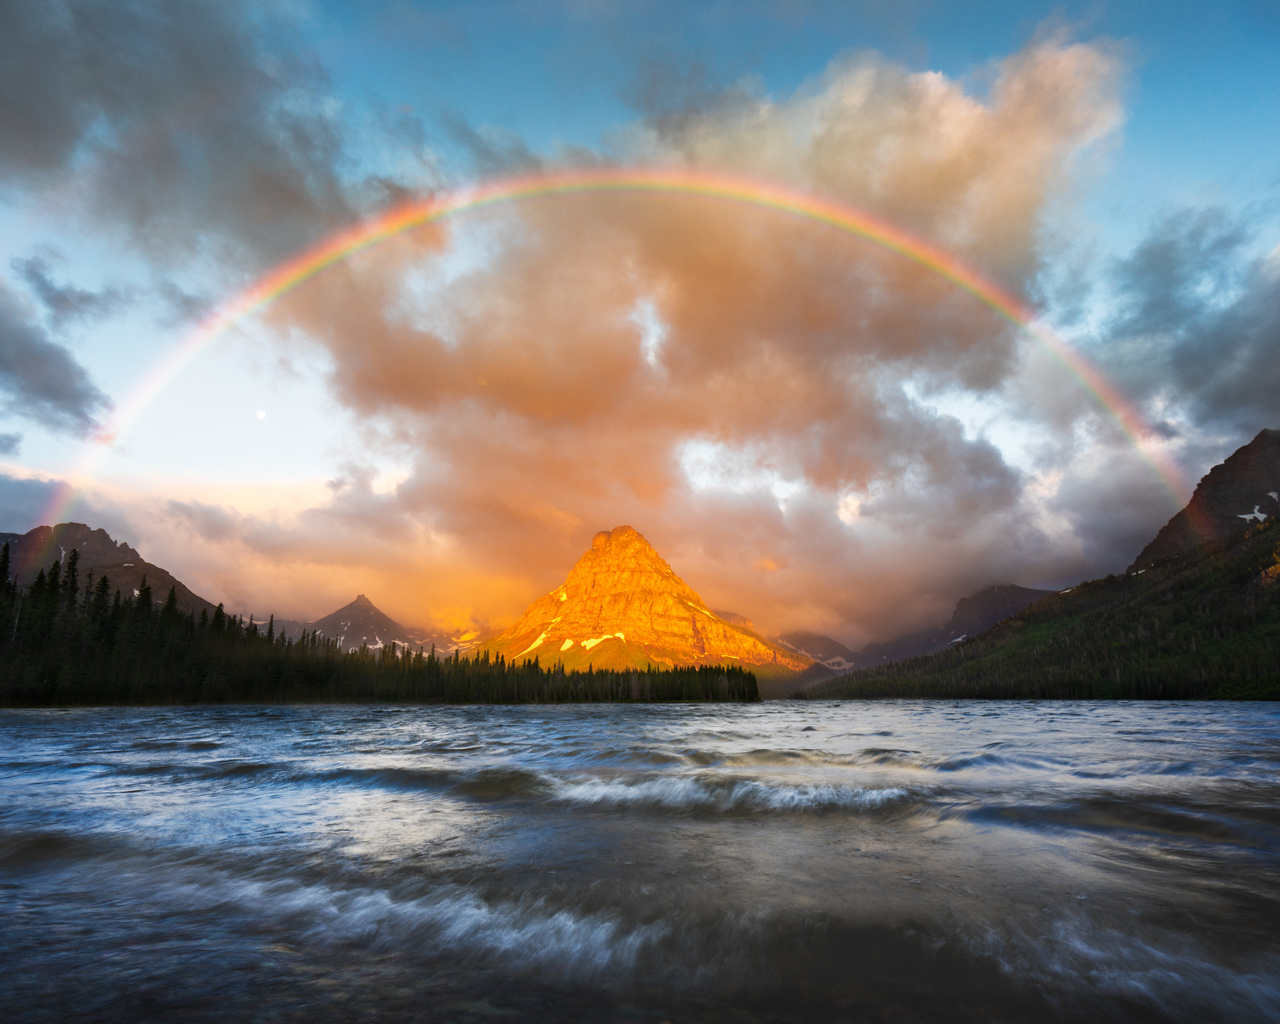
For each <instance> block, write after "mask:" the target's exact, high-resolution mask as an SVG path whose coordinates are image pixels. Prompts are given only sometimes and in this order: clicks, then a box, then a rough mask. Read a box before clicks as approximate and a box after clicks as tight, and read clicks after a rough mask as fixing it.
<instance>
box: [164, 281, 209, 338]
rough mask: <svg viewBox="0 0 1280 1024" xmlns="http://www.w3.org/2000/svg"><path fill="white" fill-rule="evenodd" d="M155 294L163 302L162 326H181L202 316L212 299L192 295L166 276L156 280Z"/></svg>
mask: <svg viewBox="0 0 1280 1024" xmlns="http://www.w3.org/2000/svg"><path fill="white" fill-rule="evenodd" d="M155 291H156V295H157V296H158V297H159V299H160V301H161V302H162V303H163V304H164V307H165V311H166V312H165V314H164V316H163V318H162V319H161V321H160V322H161V324H162V326H165V327H181V326H185V325H187V324H190V323H193V322H195V321H197V320H200V319H201V318H202V317H204V316H205V315H206V314H207V313H208V312H209V311H210V310H211V309H212V308H213V300H212V299H210V298H208V297H207V296H204V295H193V294H191V293H190V292H188V291H187V290H186V289H184V288H183V287H182V286H181V285H179V284H177V283H176V282H174V281H171V280H169V279H168V278H161V279H160V280H159V281H157V282H156V286H155Z"/></svg>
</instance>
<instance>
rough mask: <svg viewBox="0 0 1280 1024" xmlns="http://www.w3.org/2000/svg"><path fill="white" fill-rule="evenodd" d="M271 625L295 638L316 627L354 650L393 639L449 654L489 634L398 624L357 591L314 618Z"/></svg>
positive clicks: (402, 644)
mask: <svg viewBox="0 0 1280 1024" xmlns="http://www.w3.org/2000/svg"><path fill="white" fill-rule="evenodd" d="M275 629H276V633H277V634H281V635H284V636H288V637H292V638H294V639H295V640H296V639H297V638H298V635H299V634H300V633H301V632H302V631H303V630H304V629H305V630H306V631H307V632H308V633H311V632H315V631H319V633H320V634H321V635H323V636H327V637H329V638H330V639H331V640H337V641H338V642H339V643H341V645H342V648H343V650H347V651H354V650H356V649H357V648H358V647H359V646H360V645H361V644H367V645H368V646H369V647H370V648H371V649H373V650H378V649H380V648H382V647H385V646H386V645H387V644H391V643H394V644H396V645H397V646H399V647H407V648H409V649H410V650H417V648H419V647H421V648H423V649H424V650H427V651H430V650H431V648H432V647H434V648H435V649H436V653H438V654H453V652H454V651H461V652H462V653H464V654H465V653H467V652H468V651H471V650H473V649H474V648H476V647H478V646H479V645H480V644H482V643H483V642H484V641H485V640H487V639H489V637H490V636H492V635H493V634H488V635H487V636H486V635H485V634H484V633H483V632H481V631H479V630H461V631H458V632H454V633H439V632H432V631H430V630H426V629H418V628H415V627H412V626H402V625H400V623H398V622H396V620H395V619H393V618H391V616H390V615H387V614H386V613H384V612H383V611H382V610H381V609H379V608H378V607H377V605H375V604H374V603H373V602H372V601H370V600H369V599H368V598H367V597H365V596H364V594H359V595H357V597H356V599H355V600H354V601H352V602H351V603H350V604H348V605H344V606H343V607H341V608H339V609H338V610H337V611H336V612H331V613H330V614H328V615H326V616H325V617H324V618H322V619H316V620H315V621H314V622H302V621H300V620H298V619H276V620H275Z"/></svg>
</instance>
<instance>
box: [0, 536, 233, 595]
mask: <svg viewBox="0 0 1280 1024" xmlns="http://www.w3.org/2000/svg"><path fill="white" fill-rule="evenodd" d="M3 543H8V545H9V565H10V576H11V578H12V579H13V581H14V582H15V583H17V584H18V585H19V586H23V587H27V586H30V585H31V583H32V581H34V580H35V578H36V576H37V574H39V573H40V572H41V571H42V570H48V568H49V567H50V566H51V565H52V564H53V562H54V561H55V560H56V561H59V562H62V563H64V564H65V562H66V559H67V556H68V555H70V554H71V552H72V551H76V552H78V553H79V574H80V584H81V586H84V585H85V584H86V582H87V581H88V580H89V579H90V578H93V579H95V580H96V579H98V578H101V577H103V576H105V577H106V578H107V580H108V585H109V586H110V588H111V590H112V591H116V590H118V591H120V592H121V593H122V594H133V595H134V596H137V594H138V592H139V590H140V589H141V587H142V582H143V580H144V579H145V580H146V583H147V586H149V587H150V588H151V593H152V595H153V599H154V600H156V601H163V600H164V599H165V598H166V597H167V596H168V593H169V590H170V588H172V589H173V591H174V595H175V597H176V598H177V602H178V608H179V610H181V611H183V612H190V613H192V614H195V615H199V614H200V612H202V611H205V612H209V613H212V612H213V610H214V606H213V605H212V604H211V603H210V602H209V601H206V600H205V599H204V598H203V597H201V596H200V595H199V594H196V593H194V592H193V591H192V590H191V588H190V587H188V586H187V585H186V584H185V583H183V582H182V581H181V580H180V579H178V578H177V577H176V576H174V575H173V574H172V573H170V572H169V571H168V570H166V569H163V568H161V567H160V566H158V565H155V564H153V563H151V562H148V561H147V560H146V559H144V558H143V557H142V555H140V554H139V553H138V551H137V549H135V548H133V547H130V546H129V545H128V544H126V543H124V541H119V542H117V541H115V540H113V539H112V538H111V535H110V534H108V533H107V531H106V530H103V529H91V528H90V527H88V526H86V525H85V524H84V523H58V524H57V525H56V526H37V527H36V528H35V529H34V530H29V531H27V532H26V533H5V534H0V544H3Z"/></svg>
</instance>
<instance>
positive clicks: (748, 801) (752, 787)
mask: <svg viewBox="0 0 1280 1024" xmlns="http://www.w3.org/2000/svg"><path fill="white" fill-rule="evenodd" d="M554 799H555V800H556V801H558V802H560V803H566V804H574V805H577V806H588V807H606V808H619V807H650V808H663V809H674V810H688V811H715V812H719V813H733V812H739V813H742V812H747V813H749V812H753V811H755V812H760V811H764V812H775V813H776V812H782V813H795V814H803V813H806V812H807V813H823V812H830V811H877V810H884V809H886V808H890V807H894V806H897V805H902V804H905V803H907V802H908V801H911V800H912V794H911V792H910V791H908V790H906V789H904V788H902V787H899V786H892V787H886V788H880V789H876V788H867V787H861V786H842V785H830V784H801V785H784V784H777V783H765V782H759V781H755V780H735V779H732V778H701V777H695V776H688V775H677V776H662V777H658V778H648V779H641V780H639V781H634V780H629V779H601V778H585V779H578V780H574V781H564V782H560V783H559V784H557V786H556V788H555V790H554ZM917 799H918V798H917Z"/></svg>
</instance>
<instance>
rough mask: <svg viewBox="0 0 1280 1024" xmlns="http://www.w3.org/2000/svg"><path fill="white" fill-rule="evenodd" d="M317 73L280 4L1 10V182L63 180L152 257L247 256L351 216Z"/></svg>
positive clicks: (40, 5) (71, 3)
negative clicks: (222, 250) (223, 250)
mask: <svg viewBox="0 0 1280 1024" xmlns="http://www.w3.org/2000/svg"><path fill="white" fill-rule="evenodd" d="M326 86H327V82H326V79H325V76H324V74H323V72H322V70H321V69H320V67H319V65H318V64H317V63H316V62H315V61H314V60H313V59H311V58H310V57H309V55H308V51H307V49H306V48H305V46H303V45H301V44H300V42H299V40H298V38H297V36H296V34H295V33H294V32H293V31H292V28H291V25H290V22H289V15H288V7H287V5H284V4H281V5H278V6H277V5H250V4H248V3H242V2H237V0H191V2H186V3H181V4H173V3H166V2H163V0H129V2H120V3H117V2H107V0H8V2H6V3H4V4H0V184H3V183H4V182H6V181H7V182H9V183H10V184H17V185H20V186H21V185H30V184H34V183H40V184H49V183H55V182H58V181H61V180H64V179H66V178H68V176H73V175H74V176H75V178H76V188H75V190H74V191H75V194H76V195H77V196H79V197H81V206H82V208H83V211H84V212H85V213H86V214H87V215H89V216H91V217H94V218H98V219H101V220H105V221H106V222H108V223H112V224H123V225H124V226H125V227H126V228H127V229H128V230H129V231H130V233H131V234H132V236H133V238H134V240H135V241H136V242H137V243H138V245H139V246H140V247H141V248H142V249H143V250H144V251H146V252H148V253H150V254H151V255H153V256H155V257H157V258H162V259H170V258H172V256H173V254H175V253H195V252H201V251H204V250H206V249H207V248H208V247H209V246H210V245H213V246H227V245H230V246H231V247H232V249H233V250H235V249H238V250H240V251H242V252H243V253H244V254H246V255H248V256H250V258H251V259H255V260H261V259H266V260H268V261H269V260H273V259H276V258H279V257H280V256H282V255H284V254H286V253H289V252H292V251H295V250H296V249H298V248H299V247H300V246H301V245H303V244H304V243H306V242H307V241H310V240H312V239H313V238H314V237H315V236H316V235H317V233H322V232H324V231H325V230H327V229H331V228H332V227H333V226H335V225H337V224H339V223H344V222H346V221H348V220H349V219H350V218H351V216H352V213H353V211H352V207H351V204H350V203H349V202H348V199H347V195H346V193H345V190H344V187H343V184H342V182H341V181H340V178H339V165H340V164H341V163H342V160H343V155H342V152H341V139H340V133H339V128H338V126H337V124H336V123H335V121H334V116H335V115H334V114H333V113H332V112H331V110H330V108H329V107H328V106H327V105H326V103H325V88H326Z"/></svg>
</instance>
